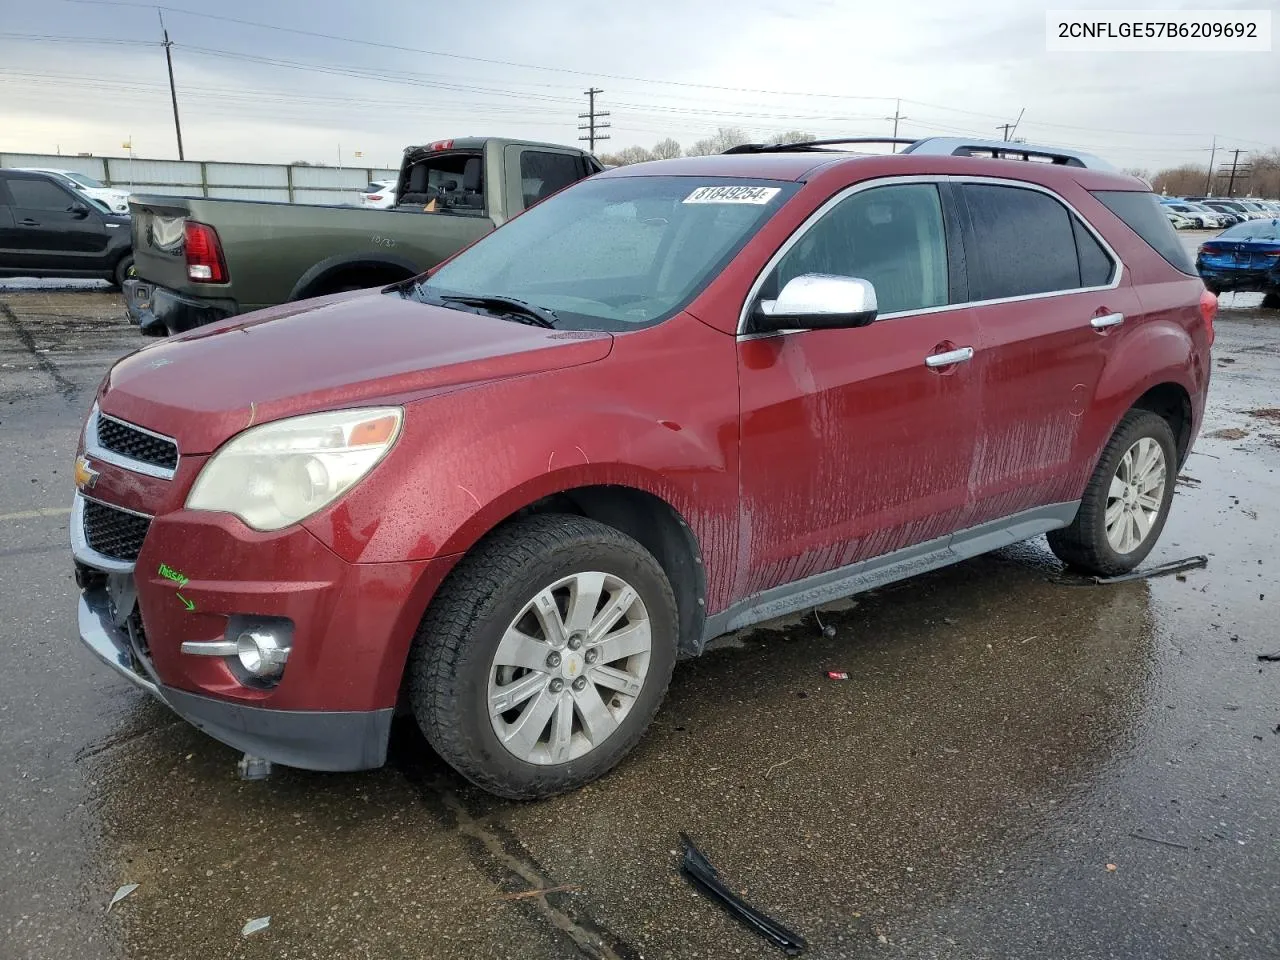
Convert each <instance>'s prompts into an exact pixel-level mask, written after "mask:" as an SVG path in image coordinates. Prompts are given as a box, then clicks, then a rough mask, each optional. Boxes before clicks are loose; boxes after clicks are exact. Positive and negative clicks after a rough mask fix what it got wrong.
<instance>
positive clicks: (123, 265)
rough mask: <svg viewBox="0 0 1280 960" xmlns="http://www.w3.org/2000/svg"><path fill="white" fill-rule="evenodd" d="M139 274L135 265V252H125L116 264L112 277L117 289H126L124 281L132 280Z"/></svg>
mask: <svg viewBox="0 0 1280 960" xmlns="http://www.w3.org/2000/svg"><path fill="white" fill-rule="evenodd" d="M137 275H138V269H137V267H135V266H134V265H133V254H131V253H129V254H125V255H124V256H123V257H121V258H120V262H119V263H117V264H116V268H115V270H114V271H112V275H111V279H112V283H113V285H114V288H115V289H116V290H123V289H124V282H125V281H126V280H132V279H133V278H134V277H136V276H137Z"/></svg>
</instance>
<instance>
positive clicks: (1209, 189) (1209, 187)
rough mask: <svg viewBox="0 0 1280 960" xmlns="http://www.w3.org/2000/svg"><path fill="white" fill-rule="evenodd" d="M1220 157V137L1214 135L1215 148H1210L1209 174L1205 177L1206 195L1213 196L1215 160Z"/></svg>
mask: <svg viewBox="0 0 1280 960" xmlns="http://www.w3.org/2000/svg"><path fill="white" fill-rule="evenodd" d="M1217 155H1218V135H1217V134H1216V133H1215V134H1214V135H1213V146H1212V147H1210V148H1209V172H1208V173H1206V174H1205V175H1204V195H1205V196H1206V197H1212V196H1213V158H1214V157H1216V156H1217Z"/></svg>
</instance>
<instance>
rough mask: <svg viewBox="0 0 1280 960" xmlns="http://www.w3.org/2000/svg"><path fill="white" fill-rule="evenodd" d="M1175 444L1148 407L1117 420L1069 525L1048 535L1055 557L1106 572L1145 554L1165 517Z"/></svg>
mask: <svg viewBox="0 0 1280 960" xmlns="http://www.w3.org/2000/svg"><path fill="white" fill-rule="evenodd" d="M1177 462H1178V458H1177V447H1176V446H1175V445H1174V440H1173V431H1172V429H1170V427H1169V424H1168V422H1167V421H1166V420H1165V419H1164V418H1163V417H1161V416H1159V415H1157V414H1154V413H1152V412H1151V411H1149V410H1130V411H1129V412H1128V413H1127V414H1125V416H1124V418H1123V419H1122V420H1121V421H1120V425H1119V426H1118V427H1117V428H1116V432H1115V433H1114V434H1113V435H1112V437H1111V441H1110V442H1109V443H1108V444H1107V446H1106V449H1105V450H1104V451H1103V453H1102V458H1101V459H1100V460H1099V461H1098V466H1097V467H1096V468H1095V470H1094V472H1093V477H1092V478H1091V479H1090V481H1089V486H1088V487H1087V488H1086V489H1085V494H1084V497H1083V498H1082V500H1081V503H1080V510H1079V512H1078V513H1077V514H1076V518H1075V520H1074V521H1073V522H1072V524H1071V525H1070V526H1069V527H1065V528H1064V529H1061V530H1054V531H1052V532H1051V533H1050V534H1049V547H1050V549H1052V550H1053V552H1054V553H1055V554H1056V555H1057V556H1058V558H1059V559H1060V560H1062V561H1063V562H1064V563H1066V564H1067V565H1069V566H1072V567H1076V568H1077V569H1080V570H1083V571H1085V572H1086V573H1092V574H1096V575H1097V576H1104V577H1111V576H1116V575H1117V574H1121V573H1127V572H1129V571H1130V570H1132V569H1133V568H1134V567H1136V566H1137V565H1138V564H1140V563H1141V562H1142V561H1143V560H1145V559H1146V557H1147V554H1149V553H1150V552H1151V549H1152V547H1154V546H1155V543H1156V540H1157V539H1158V538H1159V536H1160V531H1161V530H1163V529H1164V524H1165V520H1166V519H1168V516H1169V505H1170V503H1171V502H1172V501H1173V489H1174V479H1175V474H1176V471H1177Z"/></svg>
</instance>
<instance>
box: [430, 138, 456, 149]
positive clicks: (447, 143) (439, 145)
mask: <svg viewBox="0 0 1280 960" xmlns="http://www.w3.org/2000/svg"><path fill="white" fill-rule="evenodd" d="M427 149H428V150H452V149H453V141H452V140H437V141H436V142H435V143H429V144H427Z"/></svg>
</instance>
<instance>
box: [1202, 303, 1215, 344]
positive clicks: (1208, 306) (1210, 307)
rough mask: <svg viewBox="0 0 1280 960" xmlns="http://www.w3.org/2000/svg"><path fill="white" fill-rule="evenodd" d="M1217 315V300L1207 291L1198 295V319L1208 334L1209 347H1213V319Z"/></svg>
mask: <svg viewBox="0 0 1280 960" xmlns="http://www.w3.org/2000/svg"><path fill="white" fill-rule="evenodd" d="M1217 313H1218V298H1217V297H1215V296H1214V295H1213V294H1212V293H1210V292H1209V291H1208V290H1205V291H1204V292H1203V293H1201V294H1200V317H1201V319H1203V320H1204V326H1205V329H1206V330H1207V331H1208V333H1209V346H1213V336H1214V334H1213V318H1214V317H1215V316H1217Z"/></svg>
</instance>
